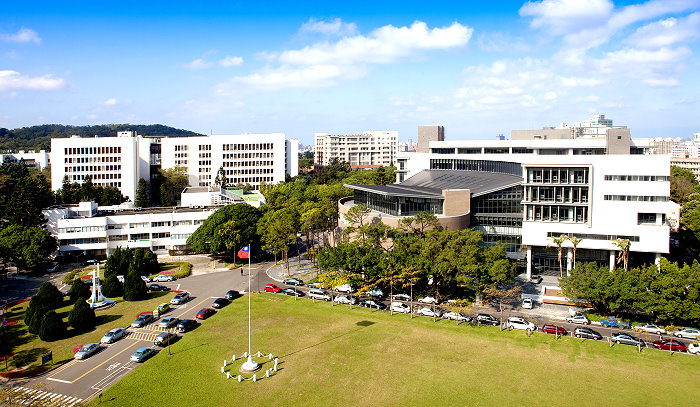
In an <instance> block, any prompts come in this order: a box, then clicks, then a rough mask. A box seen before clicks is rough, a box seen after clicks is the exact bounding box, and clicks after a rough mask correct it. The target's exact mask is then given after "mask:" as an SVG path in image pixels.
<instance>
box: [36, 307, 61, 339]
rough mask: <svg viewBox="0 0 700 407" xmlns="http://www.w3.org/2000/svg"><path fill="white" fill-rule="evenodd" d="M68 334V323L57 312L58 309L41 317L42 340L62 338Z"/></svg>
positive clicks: (40, 330) (40, 332) (40, 331)
mask: <svg viewBox="0 0 700 407" xmlns="http://www.w3.org/2000/svg"><path fill="white" fill-rule="evenodd" d="M65 334H66V323H65V322H63V319H61V317H59V316H58V314H56V311H49V312H47V313H46V314H45V315H44V316H43V318H41V327H40V328H39V338H40V339H41V340H42V341H47V342H51V341H55V340H57V339H61V338H63V337H64V336H65Z"/></svg>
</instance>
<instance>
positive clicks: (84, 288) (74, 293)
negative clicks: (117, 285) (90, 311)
mask: <svg viewBox="0 0 700 407" xmlns="http://www.w3.org/2000/svg"><path fill="white" fill-rule="evenodd" d="M90 294H92V291H91V290H90V285H89V284H87V283H84V282H83V280H81V279H80V278H79V277H78V278H76V279H75V280H73V284H72V285H71V288H70V301H71V302H72V303H75V302H76V301H78V300H79V299H81V298H83V299H87V298H90Z"/></svg>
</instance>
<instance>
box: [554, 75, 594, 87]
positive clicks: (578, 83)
mask: <svg viewBox="0 0 700 407" xmlns="http://www.w3.org/2000/svg"><path fill="white" fill-rule="evenodd" d="M559 82H560V83H561V85H562V86H566V87H569V88H574V87H591V86H598V85H600V84H602V83H603V82H604V81H603V80H602V79H600V78H584V77H575V76H570V77H561V78H559Z"/></svg>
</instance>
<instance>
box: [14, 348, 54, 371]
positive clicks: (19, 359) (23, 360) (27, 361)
mask: <svg viewBox="0 0 700 407" xmlns="http://www.w3.org/2000/svg"><path fill="white" fill-rule="evenodd" d="M48 351H49V349H48V348H43V347H42V348H32V349H26V350H22V351H19V352H17V353H15V354H14V356H12V357H11V358H10V360H11V361H12V364H14V365H15V367H17V368H20V367H23V366H29V365H31V364H32V363H34V362H36V361H37V360H39V358H40V357H41V355H42V354H44V353H46V352H48Z"/></svg>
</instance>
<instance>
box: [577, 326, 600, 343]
mask: <svg viewBox="0 0 700 407" xmlns="http://www.w3.org/2000/svg"><path fill="white" fill-rule="evenodd" d="M574 336H575V337H577V338H584V339H594V340H596V341H599V340H601V339H603V335H601V334H599V333H598V331H594V330H592V329H591V328H586V327H579V328H576V329H575V330H574Z"/></svg>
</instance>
